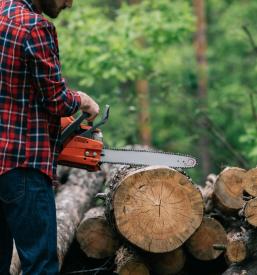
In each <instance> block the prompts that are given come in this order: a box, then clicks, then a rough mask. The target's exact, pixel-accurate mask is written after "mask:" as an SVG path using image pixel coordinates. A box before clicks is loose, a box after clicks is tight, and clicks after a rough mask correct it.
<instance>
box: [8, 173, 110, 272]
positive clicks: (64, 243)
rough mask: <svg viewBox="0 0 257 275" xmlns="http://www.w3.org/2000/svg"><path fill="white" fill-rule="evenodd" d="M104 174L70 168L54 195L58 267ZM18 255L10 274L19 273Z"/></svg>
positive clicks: (100, 184) (99, 187) (99, 188)
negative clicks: (65, 180) (66, 177)
mask: <svg viewBox="0 0 257 275" xmlns="http://www.w3.org/2000/svg"><path fill="white" fill-rule="evenodd" d="M104 179H105V175H104V173H103V172H98V173H89V172H87V171H86V170H80V169H76V168H72V169H71V171H70V175H69V178H68V181H67V182H66V184H65V185H62V186H61V187H60V189H59V191H58V193H57V195H56V211H57V212H56V215H57V238H58V240H57V246H58V258H59V264H60V268H61V266H62V263H63V260H64V256H65V255H66V253H67V251H68V248H69V247H70V244H71V242H72V240H73V238H74V236H75V230H76V228H77V227H78V224H79V223H80V221H81V219H82V217H83V214H84V213H85V211H86V210H88V209H89V207H90V205H91V203H92V200H93V198H94V196H95V195H96V194H97V193H98V192H99V191H100V190H101V188H102V185H103V182H104ZM17 261H18V257H14V258H13V261H12V266H11V269H10V270H11V275H18V274H19V273H20V263H19V262H17Z"/></svg>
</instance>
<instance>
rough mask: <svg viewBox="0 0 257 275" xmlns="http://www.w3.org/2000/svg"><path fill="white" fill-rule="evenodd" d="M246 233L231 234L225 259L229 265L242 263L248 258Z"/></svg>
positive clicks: (228, 235) (228, 237)
mask: <svg viewBox="0 0 257 275" xmlns="http://www.w3.org/2000/svg"><path fill="white" fill-rule="evenodd" d="M244 233H245V232H242V231H239V232H229V233H228V234H227V239H228V243H227V247H226V253H225V257H226V260H227V262H228V264H232V263H240V262H242V261H244V260H245V259H246V258H247V244H246V237H245V234H244Z"/></svg>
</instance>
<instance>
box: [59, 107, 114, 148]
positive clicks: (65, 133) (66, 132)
mask: <svg viewBox="0 0 257 275" xmlns="http://www.w3.org/2000/svg"><path fill="white" fill-rule="evenodd" d="M109 111H110V106H109V105H106V106H105V110H104V113H103V117H102V119H101V121H100V122H99V123H97V124H96V125H95V126H93V122H89V125H90V126H92V127H91V128H90V129H89V130H87V131H86V132H85V133H83V134H81V135H82V136H85V137H91V135H92V133H93V131H94V130H95V129H96V128H97V127H99V126H101V125H103V124H105V123H106V121H107V120H108V118H109ZM88 117H90V114H89V113H86V112H83V113H82V114H81V115H80V116H79V117H78V118H76V119H75V120H74V122H72V123H71V124H70V125H69V126H68V127H66V128H65V129H64V130H63V132H62V134H61V140H60V141H61V144H63V143H64V142H65V141H66V140H67V139H68V138H69V137H70V136H71V135H72V134H73V133H74V132H75V131H76V130H77V129H79V127H80V124H81V123H82V121H83V120H85V119H87V118H88Z"/></svg>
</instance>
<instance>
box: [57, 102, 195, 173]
mask: <svg viewBox="0 0 257 275" xmlns="http://www.w3.org/2000/svg"><path fill="white" fill-rule="evenodd" d="M109 110H110V107H109V106H108V105H106V107H105V110H104V113H103V117H102V119H101V120H100V122H98V123H97V124H95V125H93V123H92V122H89V123H88V124H85V123H83V121H84V120H85V119H87V118H88V117H89V114H88V113H84V112H83V113H82V114H81V115H80V116H79V117H77V118H74V117H72V116H71V117H63V118H61V128H62V133H61V145H62V149H61V152H60V154H59V157H58V164H62V165H66V166H71V167H76V168H82V169H86V170H88V171H98V170H101V168H100V165H101V164H102V163H111V164H121V165H135V166H150V165H163V166H169V167H172V168H191V167H194V166H195V165H196V164H197V162H196V159H195V158H193V157H191V156H188V155H182V154H175V153H167V152H159V151H152V150H149V151H148V150H136V149H127V148H124V149H117V148H106V147H105V146H104V143H103V134H102V131H101V130H100V128H99V127H100V126H101V125H103V124H105V123H106V122H107V120H108V118H109Z"/></svg>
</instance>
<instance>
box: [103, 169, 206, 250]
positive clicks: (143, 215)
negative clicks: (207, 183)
mask: <svg viewBox="0 0 257 275" xmlns="http://www.w3.org/2000/svg"><path fill="white" fill-rule="evenodd" d="M109 202H110V203H109V204H108V205H109V213H110V216H111V217H112V220H113V221H114V223H115V226H116V229H117V231H118V232H119V233H120V234H121V235H122V236H123V237H124V238H125V239H127V240H128V241H129V242H131V243H132V244H134V245H136V246H138V247H140V248H142V249H143V250H146V251H149V252H158V253H162V252H169V251H172V250H174V249H176V248H178V247H180V246H181V245H182V244H183V243H184V242H185V241H186V240H187V239H188V238H189V237H190V236H191V235H192V234H193V233H194V232H195V230H196V229H197V228H198V227H199V225H200V224H201V221H202V218H203V199H202V196H201V193H200V191H199V190H198V189H197V188H196V187H195V186H194V185H193V183H192V182H191V181H190V180H189V179H188V178H187V177H186V176H185V175H183V174H181V173H180V172H178V171H177V170H175V169H171V168H168V167H161V166H152V167H146V168H128V167H122V168H121V169H120V170H118V171H116V174H115V175H114V176H113V181H112V183H111V185H110V194H109ZM112 214H113V215H112Z"/></svg>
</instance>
